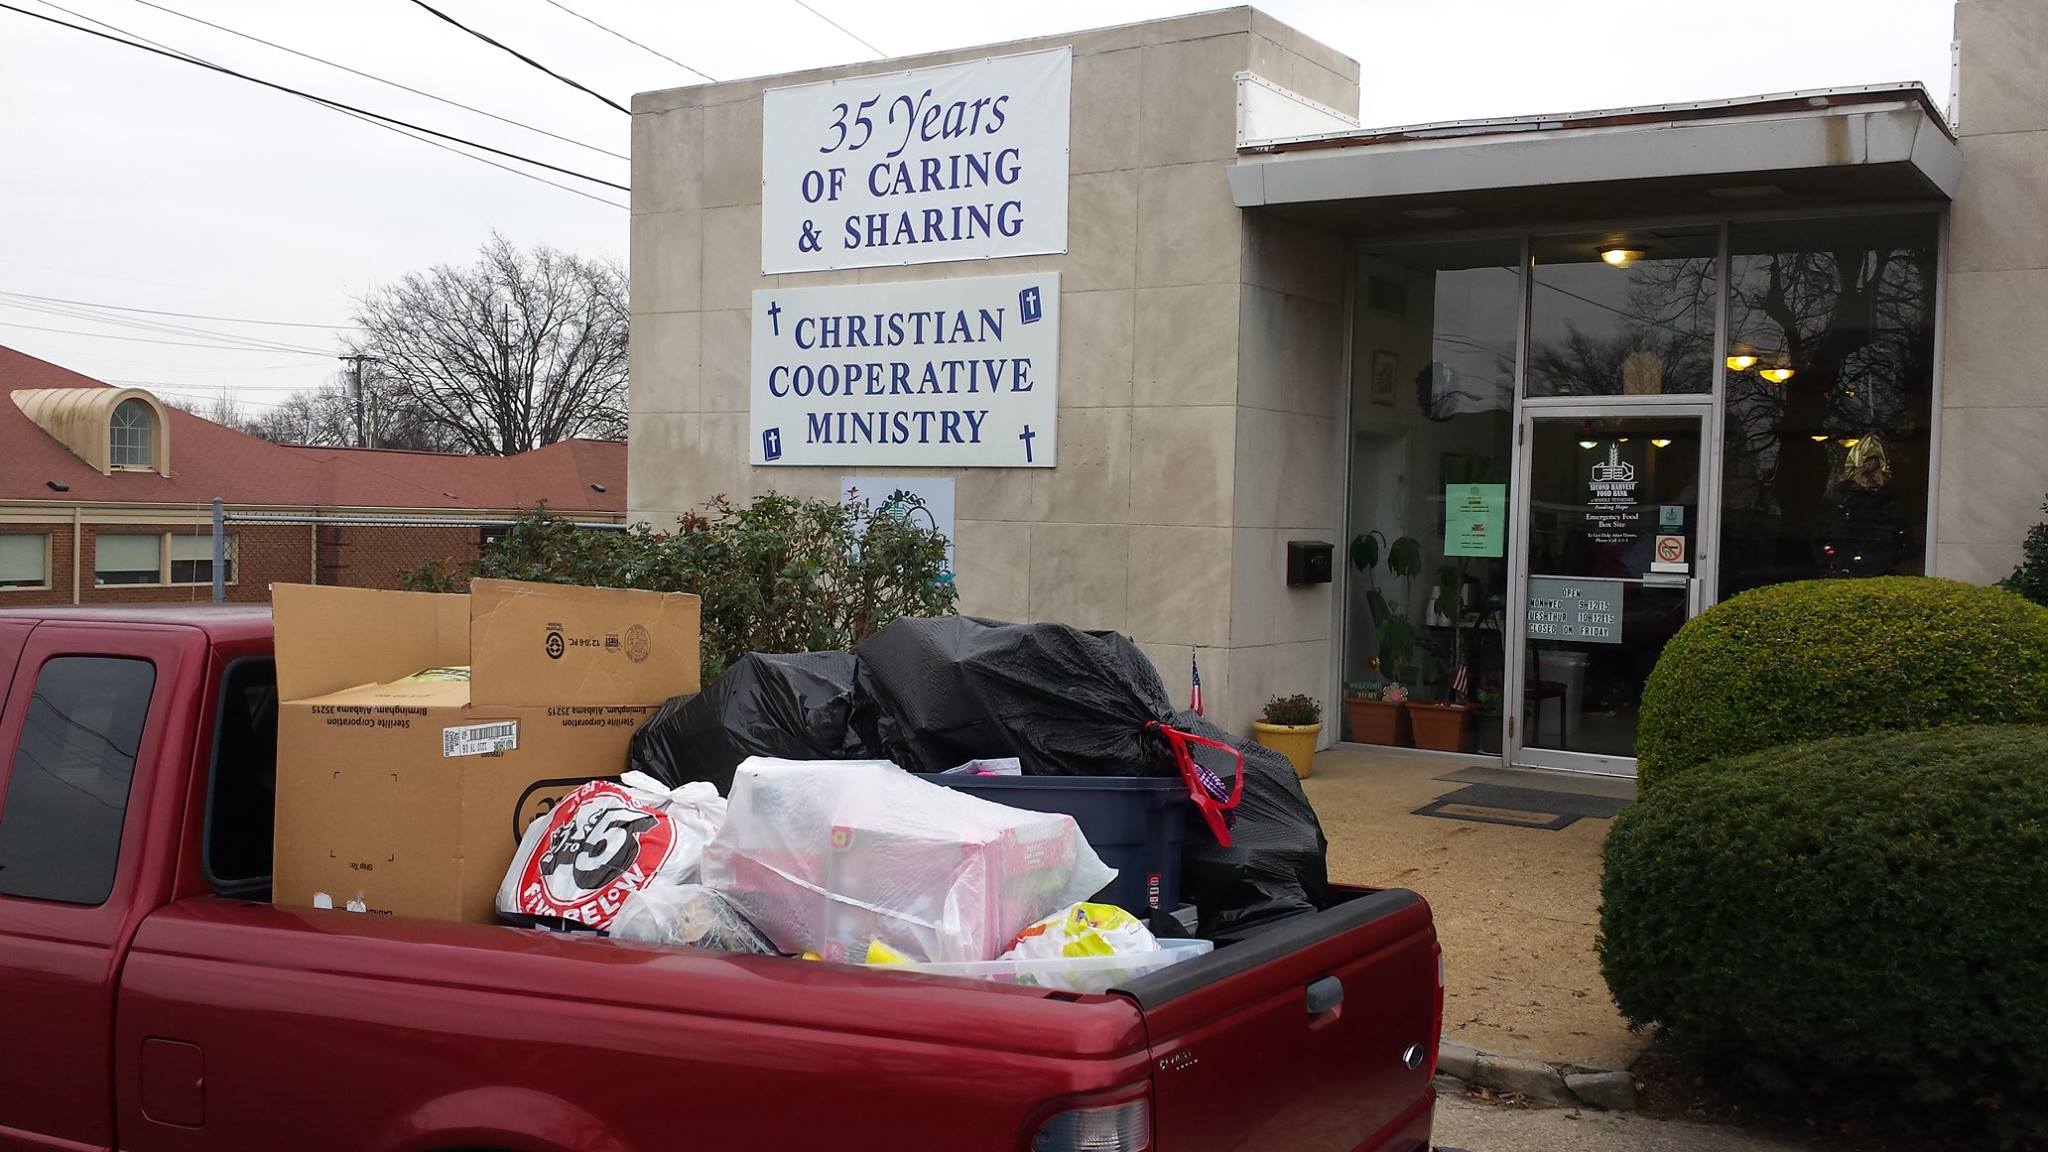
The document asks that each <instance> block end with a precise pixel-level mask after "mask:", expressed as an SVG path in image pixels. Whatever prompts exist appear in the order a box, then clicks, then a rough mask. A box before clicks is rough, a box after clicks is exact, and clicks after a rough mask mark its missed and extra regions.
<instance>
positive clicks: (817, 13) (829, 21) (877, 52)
mask: <svg viewBox="0 0 2048 1152" xmlns="http://www.w3.org/2000/svg"><path fill="white" fill-rule="evenodd" d="M413 2H414V3H418V2H419V0H413ZM796 6H797V7H799V8H801V9H803V10H804V11H806V12H809V13H810V14H811V15H813V16H816V17H817V18H818V19H820V20H823V21H824V22H825V23H827V24H830V25H831V26H833V27H834V28H837V29H839V30H840V31H841V32H844V33H846V34H847V35H848V36H852V37H853V38H854V39H855V40H858V41H860V46H861V47H863V48H865V49H867V50H868V51H870V52H873V53H874V54H875V55H877V56H881V57H885V58H886V57H887V56H888V55H889V54H888V53H887V52H884V51H882V50H881V49H880V48H877V47H875V46H874V45H873V44H870V43H868V42H867V40H865V39H864V38H862V37H861V36H860V35H859V34H858V33H856V32H854V30H853V29H851V28H848V27H847V26H846V25H844V24H841V23H840V22H839V21H837V20H834V19H833V18H831V17H830V16H827V15H825V14H824V13H823V12H820V11H818V10H817V9H816V8H813V7H811V6H810V5H809V4H806V3H804V0H796Z"/></svg>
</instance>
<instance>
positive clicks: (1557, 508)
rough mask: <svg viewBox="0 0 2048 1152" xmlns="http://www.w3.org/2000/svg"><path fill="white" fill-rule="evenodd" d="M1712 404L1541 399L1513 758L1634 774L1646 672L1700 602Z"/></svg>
mask: <svg viewBox="0 0 2048 1152" xmlns="http://www.w3.org/2000/svg"><path fill="white" fill-rule="evenodd" d="M1707 417H1708V409H1707V408H1706V407H1705V406H1704V405H1682V406H1681V405H1674V404H1670V403H1668V402H1665V403H1654V404H1653V403H1644V404H1638V405H1632V406H1630V405H1616V404H1611V403H1610V404H1607V405H1602V406H1601V407H1598V408H1590V407H1588V408H1579V407H1572V408H1542V409H1536V410H1533V411H1530V412H1528V413H1527V414H1525V416H1524V424H1523V427H1522V430H1521V431H1522V452H1521V467H1522V473H1523V474H1522V476H1521V478H1520V482H1519V483H1518V484H1517V485H1516V491H1517V493H1519V495H1518V497H1517V509H1516V511H1517V520H1518V524H1519V526H1520V531H1518V532H1517V533H1516V539H1517V541H1518V547H1517V549H1516V558H1515V563H1516V575H1517V576H1518V577H1519V579H1518V580H1517V581H1516V583H1517V585H1518V586H1519V592H1518V593H1517V595H1516V597H1515V602H1514V607H1515V609H1516V612H1515V614H1514V615H1515V619H1514V622H1513V624H1512V625H1511V633H1512V635H1513V636H1514V637H1515V638H1516V644H1515V648H1516V649H1517V651H1516V652H1515V654H1514V656H1513V658H1512V662H1511V668H1512V670H1513V672H1514V674H1515V677H1516V679H1517V680H1518V681H1519V682H1518V683H1511V684H1510V685H1509V695H1508V699H1510V700H1513V699H1517V698H1519V699H1520V701H1521V711H1520V715H1519V716H1516V717H1515V718H1514V722H1513V723H1512V725H1511V726H1510V737H1511V743H1512V745H1513V747H1512V749H1511V753H1512V756H1513V759H1514V762H1516V763H1521V764H1527V765H1531V766H1536V767H1546V768H1562V769H1569V770H1575V771H1583V772H1597V773H1605V774H1612V775H1624V776H1632V775H1634V774H1635V742H1636V716H1637V712H1638V711H1639V709H1640V707H1641V704H1642V697H1643V684H1644V682H1645V680H1647V679H1648V677H1649V674H1650V669H1651V668H1652V667H1654V666H1655V665H1656V663H1657V657H1658V655H1659V654H1660V653H1662V652H1663V650H1664V645H1665V643H1666V642H1667V641H1669V640H1670V639H1671V637H1672V636H1673V635H1674V634H1676V633H1677V631H1678V629H1679V626H1680V625H1682V624H1684V623H1685V622H1686V621H1687V620H1689V619H1691V618H1692V616H1693V614H1694V613H1696V612H1698V611H1699V610H1700V609H1701V607H1702V606H1703V605H1702V602H1701V600H1702V597H1701V590H1702V589H1703V588H1707V587H1711V585H1710V584H1707V583H1705V577H1706V575H1707V574H1706V573H1705V572H1704V571H1703V568H1704V566H1705V564H1706V560H1707V556H1706V546H1707V542H1708V541H1711V540H1712V539H1713V538H1714V537H1713V534H1712V525H1708V524H1703V523H1702V522H1701V516H1702V512H1703V510H1711V508H1712V502H1711V501H1708V500H1703V499H1702V498H1701V489H1702V487H1703V486H1704V483H1703V482H1704V479H1705V473H1704V472H1703V470H1702V467H1701V463H1702V460H1703V458H1704V456H1703V449H1704V446H1705V444H1706V435H1705V432H1706V427H1707Z"/></svg>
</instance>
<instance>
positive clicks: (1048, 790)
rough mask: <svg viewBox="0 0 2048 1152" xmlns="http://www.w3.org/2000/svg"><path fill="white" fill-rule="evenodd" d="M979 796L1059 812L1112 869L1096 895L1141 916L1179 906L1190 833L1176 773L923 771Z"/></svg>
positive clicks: (1184, 790) (1183, 783)
mask: <svg viewBox="0 0 2048 1152" xmlns="http://www.w3.org/2000/svg"><path fill="white" fill-rule="evenodd" d="M921 779H925V780H929V781H931V782H932V783H934V784H943V785H945V786H946V787H948V788H953V789H956V790H958V791H961V792H966V793H968V794H970V795H974V796H979V797H981V798H982V799H983V800H987V801H990V802H992V803H996V804H1007V805H1009V806H1010V807H1012V808H1022V809H1025V810H1026V811H1029V812H1063V813H1065V814H1067V815H1069V816H1072V817H1073V818H1074V823H1076V824H1078V825H1080V826H1081V835H1082V836H1084V837H1086V838H1087V840H1088V846H1089V847H1091V848H1093V849H1095V854H1096V855H1097V856H1100V857H1102V862H1103V863H1105V864H1107V865H1109V866H1110V867H1112V868H1114V869H1116V879H1115V880H1113V881H1111V882H1110V885H1109V887H1107V888H1104V889H1103V890H1102V891H1101V892H1098V893H1096V895H1095V899H1097V900H1100V901H1102V902H1105V903H1109V904H1114V905H1116V906H1117V907H1119V908H1122V909H1123V910H1124V911H1126V912H1129V913H1130V914H1131V915H1133V916H1136V917H1138V918H1140V919H1149V918H1150V917H1151V916H1152V914H1153V913H1154V912H1161V911H1165V912H1172V911H1173V910H1174V909H1176V908H1178V907H1180V902H1181V901H1180V850H1181V845H1182V843H1183V842H1185V841H1186V839H1187V822H1188V812H1189V810H1190V809H1192V808H1193V807H1194V805H1193V803H1192V802H1191V801H1189V799H1188V786H1187V782H1186V781H1184V780H1182V779H1181V778H1180V777H1178V776H964V775H963V776H947V775H935V776H924V777H921Z"/></svg>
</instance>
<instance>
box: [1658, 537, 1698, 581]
mask: <svg viewBox="0 0 2048 1152" xmlns="http://www.w3.org/2000/svg"><path fill="white" fill-rule="evenodd" d="M1656 557H1657V558H1656V560H1655V561H1653V562H1652V563H1651V564H1650V569H1651V571H1654V572H1684V571H1686V570H1687V568H1688V567H1690V565H1688V564H1687V563H1686V561H1685V537H1683V536H1659V537H1657V550H1656Z"/></svg>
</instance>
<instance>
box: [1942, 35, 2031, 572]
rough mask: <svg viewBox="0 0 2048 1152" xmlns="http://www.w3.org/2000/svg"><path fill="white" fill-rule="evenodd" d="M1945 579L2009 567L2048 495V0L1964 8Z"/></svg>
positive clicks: (1947, 348) (1950, 306)
mask: <svg viewBox="0 0 2048 1152" xmlns="http://www.w3.org/2000/svg"><path fill="white" fill-rule="evenodd" d="M1956 37H1957V39H1958V40H1959V41H1960V42H1961V47H1962V57H1961V62H1960V66H1959V73H1960V81H1961V91H1960V93H1959V94H1958V100H1957V114H1958V117H1959V119H1960V120H1961V142H1962V149H1963V180H1962V187H1961V188H1960V189H1959V190H1958V191H1957V193H1956V199H1955V203H1954V205H1953V206H1952V208H1951V209H1950V214H1949V251H1948V297H1947V301H1946V305H1945V310H1946V331H1945V333H1944V344H1943V353H1942V382H1941V389H1942V400H1941V409H1942V410H1941V463H1940V468H1939V475H1938V476H1937V493H1936V497H1935V499H1936V508H1937V511H1936V516H1935V540H1936V547H1935V570H1936V572H1937V573H1938V574H1939V575H1942V576H1952V577H1955V578H1957V579H1961V580H1973V581H1979V582H1985V581H1991V580H1996V579H1998V578H2000V577H2002V576H2004V575H2006V574H2007V573H2008V572H2010V571H2012V568H2013V565H2014V564H2015V563H2016V562H2017V561H2018V559H2019V545H2020V540H2021V538H2022V537H2023V536H2025V534H2026V531H2027V529H2028V528H2029V527H2030V526H2032V525H2033V524H2035V523H2038V522H2039V521H2040V520H2041V519H2042V518H2043V517H2042V515H2041V511H2040V508H2041V499H2042V494H2043V493H2044V492H2048V451H2043V446H2044V445H2048V0H1961V3H1958V4H1957V5H1956Z"/></svg>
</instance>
